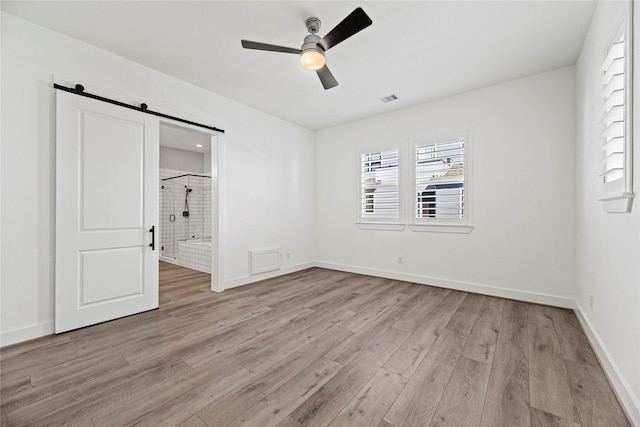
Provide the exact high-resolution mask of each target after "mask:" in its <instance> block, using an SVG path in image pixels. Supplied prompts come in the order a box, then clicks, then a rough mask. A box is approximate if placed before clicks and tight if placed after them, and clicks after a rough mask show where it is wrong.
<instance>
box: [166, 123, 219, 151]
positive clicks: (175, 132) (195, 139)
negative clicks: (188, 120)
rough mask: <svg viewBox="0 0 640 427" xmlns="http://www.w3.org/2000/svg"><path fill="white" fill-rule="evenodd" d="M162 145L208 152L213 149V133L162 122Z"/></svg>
mask: <svg viewBox="0 0 640 427" xmlns="http://www.w3.org/2000/svg"><path fill="white" fill-rule="evenodd" d="M160 145H161V146H163V147H171V148H177V149H179V150H186V151H195V152H196V153H208V152H209V151H211V134H207V133H201V132H197V131H194V130H187V129H184V128H181V127H175V126H171V125H165V124H162V123H161V124H160ZM198 145H200V147H198Z"/></svg>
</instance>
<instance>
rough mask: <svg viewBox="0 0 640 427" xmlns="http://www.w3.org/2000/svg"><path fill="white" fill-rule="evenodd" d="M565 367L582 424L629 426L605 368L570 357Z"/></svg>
mask: <svg viewBox="0 0 640 427" xmlns="http://www.w3.org/2000/svg"><path fill="white" fill-rule="evenodd" d="M566 367H567V373H568V375H569V381H570V382H571V391H572V393H573V398H574V400H575V402H576V405H577V407H578V415H579V421H580V423H581V425H582V426H585V427H586V426H620V427H625V426H630V424H629V421H628V420H627V417H626V415H625V413H624V411H623V409H622V407H621V406H620V403H618V400H617V399H616V396H615V395H614V394H613V391H612V390H611V389H610V388H609V387H608V381H607V378H606V377H605V375H604V372H602V369H600V368H599V367H595V366H593V365H591V364H586V363H578V362H570V361H567V362H566Z"/></svg>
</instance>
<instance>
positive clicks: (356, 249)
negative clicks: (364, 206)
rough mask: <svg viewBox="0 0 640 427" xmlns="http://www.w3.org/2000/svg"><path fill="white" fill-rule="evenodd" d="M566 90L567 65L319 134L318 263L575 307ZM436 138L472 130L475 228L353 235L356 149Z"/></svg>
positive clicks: (571, 98) (570, 85) (569, 93)
mask: <svg viewBox="0 0 640 427" xmlns="http://www.w3.org/2000/svg"><path fill="white" fill-rule="evenodd" d="M574 83H575V82H574V68H573V67H568V68H563V69H559V70H556V71H552V72H548V73H544V74H539V75H535V76H532V77H527V78H523V79H520V80H516V81H511V82H507V83H504V84H500V85H497V86H492V87H488V88H485V89H482V90H477V91H474V92H469V93H466V94H463V95H459V96H455V97H451V98H447V99H444V100H441V101H437V102H433V103H429V104H425V105H420V106H416V107H412V108H407V109H404V110H400V111H397V112H392V113H388V114H384V115H380V116H376V117H371V118H368V119H364V120H360V121H357V122H354V123H349V124H346V125H343V126H340V127H335V128H331V129H327V130H323V131H320V132H317V135H316V218H317V219H316V229H317V233H316V242H317V243H316V258H317V260H318V261H319V262H320V265H322V266H326V267H330V268H336V269H344V270H349V271H358V272H363V273H372V274H378V275H384V276H388V277H396V278H401V279H406V280H412V281H417V282H422V283H432V284H435V285H443V286H447V287H454V288H459V289H468V290H473V291H478V292H482V293H489V294H495V295H502V296H507V297H512V298H521V299H527V300H530V301H540V302H548V303H552V304H556V305H564V306H572V305H573V296H574V294H575V277H574V275H575V257H574V253H575V246H574V240H575V234H574V225H573V222H574V209H575V200H574V186H575V168H574V166H575V159H574V156H575V142H574V141H575V121H574V108H575V105H574V104H575V92H574V89H575V87H574ZM443 130H453V131H456V130H463V131H464V130H466V131H469V132H470V134H471V137H470V140H471V141H470V142H471V144H470V146H471V150H472V185H473V189H472V191H473V192H472V194H471V197H472V203H473V206H472V210H473V224H474V229H473V231H472V232H471V233H470V234H449V233H430V232H426V233H425V232H413V231H410V230H409V229H404V230H403V231H377V230H361V229H358V227H356V223H355V221H356V218H357V210H358V199H359V176H358V167H359V159H358V156H357V147H358V146H359V145H360V144H368V143H371V142H389V143H391V144H393V143H395V142H396V141H405V142H406V141H408V140H409V139H412V138H420V137H424V136H430V135H432V134H440V133H442V131H443ZM445 133H446V132H445ZM405 194H406V195H407V196H409V197H410V195H411V194H412V193H411V191H408V192H406V193H405ZM399 256H403V257H404V264H403V265H399V264H398V263H397V258H398V257H399Z"/></svg>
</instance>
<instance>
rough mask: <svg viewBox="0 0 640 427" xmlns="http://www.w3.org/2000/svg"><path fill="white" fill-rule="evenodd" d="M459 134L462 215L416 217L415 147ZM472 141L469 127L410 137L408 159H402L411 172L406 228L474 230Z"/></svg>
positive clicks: (414, 229)
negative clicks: (462, 180)
mask: <svg viewBox="0 0 640 427" xmlns="http://www.w3.org/2000/svg"><path fill="white" fill-rule="evenodd" d="M458 138H462V139H464V193H465V198H464V218H451V219H443V218H416V215H415V209H416V207H415V203H416V200H415V197H416V196H415V194H414V193H415V189H416V158H415V157H416V154H415V153H416V147H417V146H419V145H424V144H431V143H436V142H438V141H447V140H453V139H458ZM471 148H472V143H471V131H458V132H447V133H442V134H439V135H434V136H427V137H419V138H412V139H411V143H410V144H409V151H410V154H409V155H408V156H407V157H409V159H408V160H407V161H406V162H405V163H407V164H408V168H406V169H408V171H409V174H410V183H411V184H410V187H411V192H410V193H411V197H410V200H407V202H406V203H407V207H406V208H405V209H406V211H407V212H409V214H408V215H409V218H410V220H409V222H408V225H409V229H410V230H411V231H419V232H436V233H461V234H468V233H471V231H472V230H473V221H472V218H473V215H472V214H473V210H472V209H473V201H472V198H473V189H472V188H473V182H472V174H471V171H472V154H471V153H472V150H471Z"/></svg>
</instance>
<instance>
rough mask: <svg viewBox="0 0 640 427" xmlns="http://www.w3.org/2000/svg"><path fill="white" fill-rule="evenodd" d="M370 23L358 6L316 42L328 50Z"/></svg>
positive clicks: (369, 19)
mask: <svg viewBox="0 0 640 427" xmlns="http://www.w3.org/2000/svg"><path fill="white" fill-rule="evenodd" d="M372 23H373V21H372V20H371V18H369V16H367V14H366V13H364V10H362V8H360V7H359V8H357V9H356V10H354V11H353V12H351V14H350V15H349V16H347V17H346V18H344V19H343V20H342V22H340V23H339V24H338V25H336V26H335V28H334V29H333V30H331V31H329V33H328V34H327V35H326V36H324V37H323V38H322V40H320V42H318V44H319V45H320V46H322V48H323V49H324V50H329V49H331V48H332V47H334V46H335V45H337V44H338V43H340V42H342V41H344V40H346V39H348V38H349V37H351V36H352V35H354V34H356V33H358V32H360V31H362V30H364V29H365V28H367V27H368V26H369V25H371V24H372Z"/></svg>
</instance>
